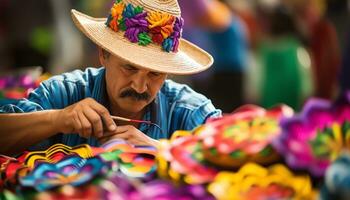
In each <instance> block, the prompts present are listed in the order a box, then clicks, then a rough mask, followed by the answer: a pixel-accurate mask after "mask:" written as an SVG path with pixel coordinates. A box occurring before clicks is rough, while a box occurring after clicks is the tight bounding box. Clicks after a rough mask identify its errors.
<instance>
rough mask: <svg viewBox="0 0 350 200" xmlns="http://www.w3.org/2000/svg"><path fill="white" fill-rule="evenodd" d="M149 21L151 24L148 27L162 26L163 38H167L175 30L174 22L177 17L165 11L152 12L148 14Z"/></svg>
mask: <svg viewBox="0 0 350 200" xmlns="http://www.w3.org/2000/svg"><path fill="white" fill-rule="evenodd" d="M146 19H147V21H148V23H149V24H150V25H149V26H148V28H150V29H153V28H156V27H160V29H161V30H160V33H161V34H162V36H163V38H167V37H169V36H170V35H171V33H172V32H173V23H174V19H175V17H174V16H172V15H169V14H167V13H163V12H150V13H149V14H148V16H147V18H146Z"/></svg>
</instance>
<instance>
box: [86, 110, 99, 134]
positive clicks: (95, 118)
mask: <svg viewBox="0 0 350 200" xmlns="http://www.w3.org/2000/svg"><path fill="white" fill-rule="evenodd" d="M83 112H84V114H85V116H86V117H87V118H88V120H89V121H90V123H91V124H92V129H93V131H94V132H93V134H94V135H95V136H96V137H101V136H102V135H103V125H102V119H101V117H100V115H99V114H98V113H96V112H95V110H93V109H91V108H86V109H84V110H83Z"/></svg>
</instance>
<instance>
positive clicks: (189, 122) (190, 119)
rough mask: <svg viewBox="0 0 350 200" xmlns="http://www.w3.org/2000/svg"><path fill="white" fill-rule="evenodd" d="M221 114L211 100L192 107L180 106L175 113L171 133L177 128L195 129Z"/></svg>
mask: <svg viewBox="0 0 350 200" xmlns="http://www.w3.org/2000/svg"><path fill="white" fill-rule="evenodd" d="M221 115H222V114H221V110H218V109H216V108H215V107H214V105H213V104H212V103H211V101H210V100H207V101H205V102H203V104H201V105H200V106H198V107H196V108H191V109H189V108H186V107H182V106H179V107H177V109H176V110H175V112H174V114H173V117H172V121H171V126H170V133H171V134H172V133H173V132H175V131H177V130H193V129H195V128H196V127H198V126H200V125H202V124H204V123H205V121H206V120H207V119H209V118H211V117H220V116H221Z"/></svg>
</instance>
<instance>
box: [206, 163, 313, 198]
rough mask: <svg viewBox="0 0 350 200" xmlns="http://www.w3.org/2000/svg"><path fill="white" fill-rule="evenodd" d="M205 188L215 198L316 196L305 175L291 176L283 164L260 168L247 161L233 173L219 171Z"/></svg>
mask: <svg viewBox="0 0 350 200" xmlns="http://www.w3.org/2000/svg"><path fill="white" fill-rule="evenodd" d="M208 191H209V192H210V193H212V194H213V195H214V196H215V197H216V199H218V200H226V199H237V200H258V199H259V200H264V199H266V200H267V199H316V195H317V193H316V191H315V190H313V187H312V183H311V180H310V178H309V177H308V176H295V175H293V173H292V172H290V171H289V170H288V169H287V168H286V167H285V166H283V165H280V164H277V165H273V166H271V167H269V168H264V167H262V166H260V165H257V164H254V163H247V164H245V165H244V166H243V167H241V168H240V170H239V171H238V172H237V173H232V172H225V171H222V172H220V173H219V174H218V175H217V176H216V177H215V180H214V181H213V182H212V183H210V184H209V186H208Z"/></svg>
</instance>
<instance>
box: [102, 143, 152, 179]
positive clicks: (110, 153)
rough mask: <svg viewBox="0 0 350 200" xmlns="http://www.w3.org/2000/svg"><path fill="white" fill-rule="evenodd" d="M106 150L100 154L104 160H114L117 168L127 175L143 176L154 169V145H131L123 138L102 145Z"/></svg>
mask: <svg viewBox="0 0 350 200" xmlns="http://www.w3.org/2000/svg"><path fill="white" fill-rule="evenodd" d="M102 147H103V148H104V149H106V151H107V152H105V153H102V154H100V156H101V157H102V158H103V159H104V160H106V161H116V162H117V163H118V165H119V170H120V171H121V172H122V173H123V174H125V175H127V176H129V177H138V178H143V177H147V176H149V175H151V174H153V173H154V172H155V171H156V162H155V155H156V154H157V150H156V148H154V147H147V146H133V145H130V144H128V143H126V142H125V141H123V140H119V139H115V140H111V141H109V142H107V143H105V144H103V145H102Z"/></svg>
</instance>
